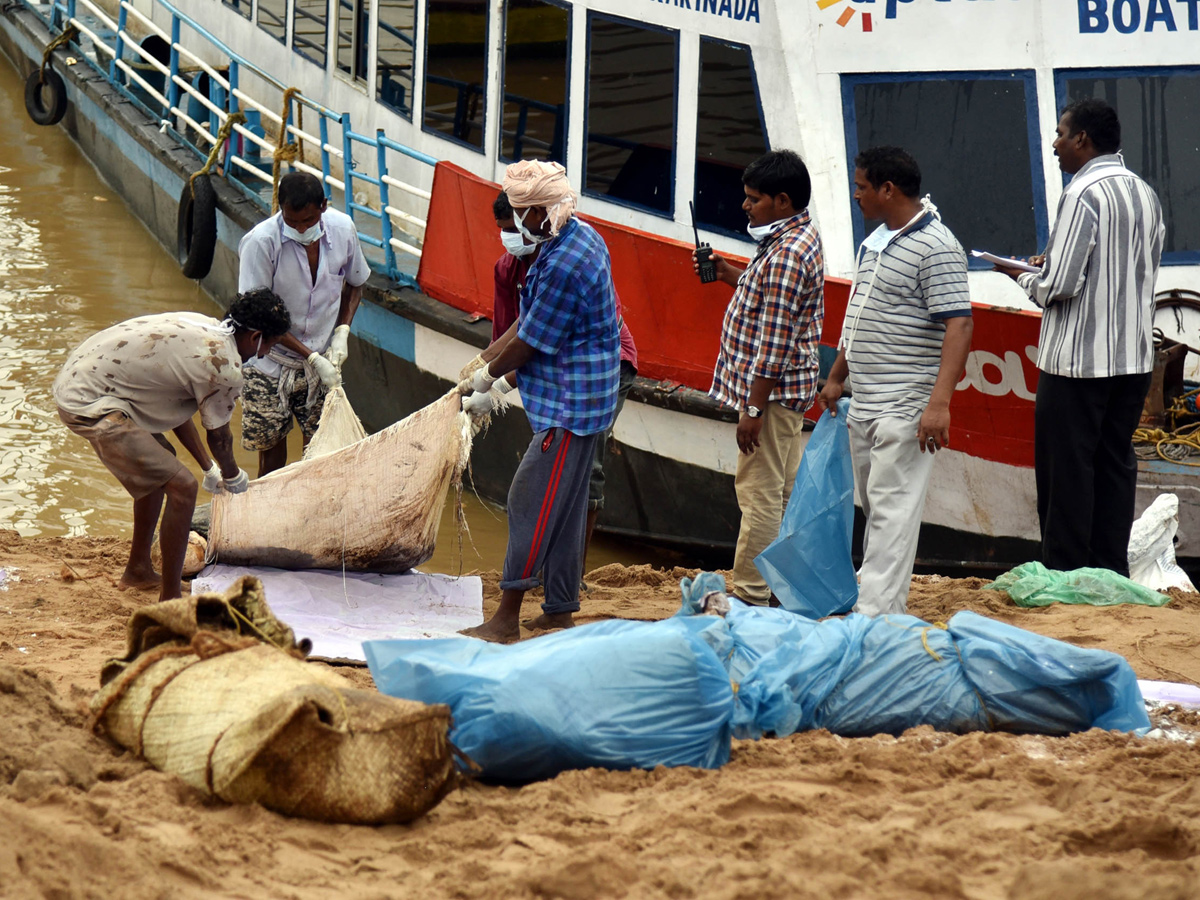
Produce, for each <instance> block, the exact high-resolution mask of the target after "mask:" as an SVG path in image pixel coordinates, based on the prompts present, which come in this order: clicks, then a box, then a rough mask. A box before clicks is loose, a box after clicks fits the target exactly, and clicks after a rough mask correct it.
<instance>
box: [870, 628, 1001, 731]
mask: <svg viewBox="0 0 1200 900" xmlns="http://www.w3.org/2000/svg"><path fill="white" fill-rule="evenodd" d="M889 618H890V617H885V619H884V621H887V622H888V624H889V625H891V624H892V623H891V622H890V621H889ZM892 627H894V628H905V626H903V625H893V626H892ZM935 628H936V629H937V630H939V631H945V632H946V633H947V636H948V637H949V638H950V645H951V646H952V647H953V648H954V653H955V655H956V656H957V657H958V665H959V667H960V668H961V669H962V671H963V680H964V681H966V683H967V685H968V686H969V687H970V688H971V693H972V694H974V695H975V699H976V700H977V701H979V708H980V709H981V710H982V711H983V714H984V715H985V716H986V717H987V723H988V729H989V730H991V731H996V730H997V729H996V720H995V719H994V718H993V717H992V713H991V710H989V709H988V708H987V704H986V703H984V702H983V695H982V694H980V693H979V691H978V690H977V689H976V687H975V685H974V684H972V683H971V679H969V678H967V676H966V668H967V664H966V661H965V660H964V659H963V658H962V650H960V649H959V647H958V641H956V640H955V639H954V635H952V634H950V626H949V625H947V624H946V623H945V622H934V623H933V624H932V625H926V626H925V627H924V628H922V629H921V646H922V647H924V648H925V652H926V653H928V654H929V655H930V656H931V657H933V659H934V660H935V661H936V662H945V657H943V656H942V655H941V654H940V653H938V652H937V651H936V650H934V649H933V648H932V647H931V646H929V632H930V631H933V630H934V629H935ZM906 630H907V629H906Z"/></svg>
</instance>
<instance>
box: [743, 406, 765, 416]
mask: <svg viewBox="0 0 1200 900" xmlns="http://www.w3.org/2000/svg"><path fill="white" fill-rule="evenodd" d="M746 415H748V416H749V417H750V418H752V419H761V418H762V410H761V409H759V408H758V407H757V406H747V407H746Z"/></svg>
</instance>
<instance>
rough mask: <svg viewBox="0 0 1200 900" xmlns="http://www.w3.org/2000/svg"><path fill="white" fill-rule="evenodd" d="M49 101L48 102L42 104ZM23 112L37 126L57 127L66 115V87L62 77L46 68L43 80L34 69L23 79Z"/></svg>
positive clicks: (37, 70)
mask: <svg viewBox="0 0 1200 900" xmlns="http://www.w3.org/2000/svg"><path fill="white" fill-rule="evenodd" d="M47 98H48V99H49V102H48V103H47V102H44V101H45V100H47ZM25 110H26V112H28V113H29V118H31V119H33V121H34V122H36V123H37V124H38V125H57V124H58V123H59V122H61V121H62V117H63V116H65V115H66V114H67V86H66V85H65V84H64V83H63V80H62V76H61V75H59V74H58V73H57V72H55V71H54V70H53V69H52V68H50V67H49V66H46V69H45V77H44V78H43V76H42V74H41V70H40V69H34V70H33V71H32V72H30V73H29V77H28V78H26V79H25Z"/></svg>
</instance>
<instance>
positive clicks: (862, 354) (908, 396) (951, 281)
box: [842, 212, 971, 421]
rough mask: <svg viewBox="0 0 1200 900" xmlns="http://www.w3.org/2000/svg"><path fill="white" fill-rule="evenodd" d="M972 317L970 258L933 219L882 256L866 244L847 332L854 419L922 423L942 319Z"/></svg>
mask: <svg viewBox="0 0 1200 900" xmlns="http://www.w3.org/2000/svg"><path fill="white" fill-rule="evenodd" d="M881 227H882V226H881ZM876 269H878V274H876ZM969 315H971V298H970V295H969V293H968V291H967V255H966V253H964V252H963V248H962V245H961V244H959V242H958V240H957V239H956V238H955V237H954V235H953V234H952V233H951V232H950V229H948V228H947V227H946V226H945V225H943V224H942V222H941V220H940V219H939V218H938V217H937V216H936V215H935V214H934V213H933V212H926V214H925V215H924V216H922V217H921V218H920V219H918V220H917V221H916V222H914V223H913V224H912V225H910V226H908V227H907V228H905V229H902V230H901V231H900V232H898V233H897V234H896V235H894V236H893V237H892V238H891V240H890V241H889V242H888V244H887V246H885V247H884V248H883V250H882V251H880V252H876V251H874V250H870V249H868V248H867V246H866V244H865V243H864V244H863V246H862V247H861V248H860V249H859V252H858V261H857V265H856V271H855V276H854V291H853V293H852V294H851V296H850V302H849V304H848V305H847V307H846V320H845V324H844V325H843V327H842V340H843V345H844V346H845V348H846V362H847V363H848V364H849V366H850V382H851V387H852V388H853V394H852V396H851V400H850V417H851V418H852V419H858V420H860V421H863V420H868V419H877V418H882V417H884V416H902V417H904V418H907V419H911V418H915V417H916V416H919V415H920V414H921V413H922V412H923V411H924V410H925V407H926V406H927V405H928V404H929V397H930V394H932V393H933V385H934V382H935V381H937V374H938V367H939V366H940V365H941V358H942V339H943V338H944V337H945V334H946V324H945V320H946V319H950V318H954V317H955V316H969Z"/></svg>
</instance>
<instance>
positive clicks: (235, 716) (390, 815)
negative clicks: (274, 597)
mask: <svg viewBox="0 0 1200 900" xmlns="http://www.w3.org/2000/svg"><path fill="white" fill-rule="evenodd" d="M248 599H249V601H250V602H247V601H248ZM250 606H254V607H256V609H255V610H253V611H251V610H250V609H249V607H250ZM251 614H254V615H256V617H257V621H256V622H251V621H250V615H251ZM222 621H225V622H229V621H232V622H233V623H235V626H236V627H234V628H226V629H220V630H209V626H210V625H212V624H214V623H220V622H222ZM239 629H240V633H239ZM268 636H269V637H268ZM264 638H266V639H267V640H269V641H273V642H274V645H273V644H272V643H264ZM129 639H130V646H129V653H128V654H127V655H126V657H125V658H123V659H121V660H112V661H110V662H109V663H108V664H107V665H106V666H105V669H104V673H103V676H102V677H103V678H104V679H105V685H104V687H103V688H102V689H101V691H100V692H99V693H98V694H97V695H96V697H95V698H94V700H93V701H92V709H93V712H94V715H95V717H96V724H97V725H102V726H103V727H104V729H105V730H106V731H107V732H108V734H109V735H110V736H111V737H112V738H113V739H114V740H116V741H117V742H118V743H119V744H121V745H122V746H124V747H127V748H129V749H130V750H133V751H134V752H136V753H139V754H141V755H143V756H144V757H145V758H146V759H147V760H149V761H150V762H151V763H152V764H153V765H154V766H156V767H157V768H159V769H162V770H163V771H167V772H173V773H175V774H177V775H179V776H180V777H181V778H182V779H183V780H184V781H186V782H187V783H188V784H190V785H192V786H193V787H196V788H199V789H200V790H202V791H205V792H207V793H210V794H214V795H216V796H218V797H220V798H222V799H223V800H227V801H229V802H233V803H253V802H258V803H261V804H262V805H263V806H266V807H267V808H269V809H273V810H276V811H277V812H281V813H286V814H288V815H294V816H301V817H303V818H309V819H320V820H323V821H330V822H346V823H357V824H382V823H387V822H405V821H408V820H410V819H413V818H415V817H417V816H419V815H421V814H422V813H424V812H426V811H428V810H429V809H431V808H432V807H433V806H434V805H436V804H437V802H438V801H439V800H440V799H441V798H442V797H443V796H444V795H445V794H446V793H447V792H448V791H449V790H450V789H451V788H452V787H453V786H454V783H455V774H454V772H455V768H454V765H453V760H452V753H453V748H452V746H451V744H450V742H449V740H448V738H447V733H448V731H449V729H450V712H449V709H448V708H447V707H445V706H427V705H425V704H422V703H416V702H412V701H407V700H397V699H394V698H391V697H385V696H383V695H380V694H377V693H375V692H373V691H363V690H357V689H355V688H354V686H353V685H352V684H351V683H350V682H348V681H347V680H346V679H344V678H342V677H341V676H340V675H337V674H336V673H334V672H333V671H331V670H330V669H328V668H326V667H324V666H319V665H315V664H311V663H306V662H304V661H303V659H302V658H301V656H302V652H303V651H302V650H300V649H299V648H295V646H294V642H293V638H292V635H291V632H290V630H288V629H287V628H286V626H282V625H281V624H280V623H278V621H277V620H274V617H273V616H270V610H269V608H267V607H266V605H265V602H263V601H262V599H261V585H260V584H259V583H258V581H257V579H253V578H243V579H240V580H239V581H238V582H237V583H236V584H235V585H234V586H233V587H232V588H230V590H229V591H228V592H227V593H226V595H225V596H224V597H222V596H219V595H215V594H207V595H201V596H199V597H196V598H184V599H182V600H174V601H171V602H169V603H162V604H157V605H156V606H153V607H148V608H146V609H144V610H142V611H140V612H139V613H137V614H135V615H134V617H133V619H132V620H131V622H130V633H129ZM283 648H287V649H283Z"/></svg>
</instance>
